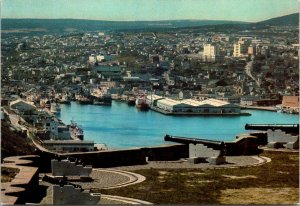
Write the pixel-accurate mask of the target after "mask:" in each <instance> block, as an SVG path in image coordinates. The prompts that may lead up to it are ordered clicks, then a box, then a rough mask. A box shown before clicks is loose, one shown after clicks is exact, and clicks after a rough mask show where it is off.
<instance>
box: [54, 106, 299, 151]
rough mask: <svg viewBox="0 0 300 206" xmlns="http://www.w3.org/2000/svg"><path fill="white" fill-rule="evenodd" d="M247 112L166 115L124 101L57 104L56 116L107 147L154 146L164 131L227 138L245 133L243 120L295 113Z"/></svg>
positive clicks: (280, 120)
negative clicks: (71, 123)
mask: <svg viewBox="0 0 300 206" xmlns="http://www.w3.org/2000/svg"><path fill="white" fill-rule="evenodd" d="M245 112H249V113H251V114H252V115H251V116H166V115H163V114H160V113H157V112H154V111H151V110H149V111H139V110H138V109H136V107H134V106H128V105H127V103H124V102H115V101H113V102H112V106H99V105H81V104H78V103H76V102H72V103H71V104H70V105H61V114H60V116H58V117H59V118H60V119H61V120H62V121H63V122H64V123H65V124H70V121H71V120H74V121H76V122H77V123H78V124H79V125H81V126H82V128H83V130H84V139H85V140H93V141H94V142H95V143H105V144H106V145H107V146H108V148H109V149H123V148H132V147H144V146H158V145H162V144H171V143H170V142H165V141H164V136H165V135H166V134H170V135H174V136H184V137H197V138H205V139H211V140H223V141H231V140H234V139H235V136H236V135H238V134H243V133H249V130H245V129H244V128H245V124H246V123H249V124H275V123H276V124H298V123H299V115H294V114H286V113H277V112H269V111H259V110H245Z"/></svg>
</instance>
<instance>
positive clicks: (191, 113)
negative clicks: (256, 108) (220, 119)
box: [150, 106, 251, 116]
mask: <svg viewBox="0 0 300 206" xmlns="http://www.w3.org/2000/svg"><path fill="white" fill-rule="evenodd" d="M150 109H151V110H153V111H156V112H159V113H161V114H164V115H173V116H251V114H250V113H247V112H241V113H199V112H169V111H166V110H163V109H160V108H158V107H154V106H151V107H150Z"/></svg>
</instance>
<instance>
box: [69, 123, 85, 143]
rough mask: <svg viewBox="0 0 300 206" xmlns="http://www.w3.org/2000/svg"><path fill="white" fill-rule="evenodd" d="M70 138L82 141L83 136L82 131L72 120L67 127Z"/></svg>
mask: <svg viewBox="0 0 300 206" xmlns="http://www.w3.org/2000/svg"><path fill="white" fill-rule="evenodd" d="M68 127H69V130H70V134H71V138H72V139H74V140H78V139H79V140H83V138H84V135H83V129H82V128H81V127H80V126H79V125H78V124H77V123H76V122H74V121H73V120H71V124H70V125H68Z"/></svg>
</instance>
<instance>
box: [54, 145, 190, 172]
mask: <svg viewBox="0 0 300 206" xmlns="http://www.w3.org/2000/svg"><path fill="white" fill-rule="evenodd" d="M60 156H61V157H64V158H66V157H68V156H71V157H75V158H78V159H80V160H81V161H82V162H83V163H84V164H89V165H92V166H93V167H115V166H126V165H139V164H146V157H147V158H148V160H150V161H170V160H178V159H180V158H186V157H188V145H182V144H176V145H163V146H157V147H145V148H133V149H124V150H111V151H110V150H109V151H97V152H85V153H83V152H81V153H64V154H61V155H60Z"/></svg>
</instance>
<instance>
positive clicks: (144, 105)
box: [135, 97, 149, 110]
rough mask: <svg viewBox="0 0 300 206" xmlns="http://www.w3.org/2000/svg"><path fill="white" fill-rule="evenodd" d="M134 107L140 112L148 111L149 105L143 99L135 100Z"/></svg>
mask: <svg viewBox="0 0 300 206" xmlns="http://www.w3.org/2000/svg"><path fill="white" fill-rule="evenodd" d="M135 106H136V108H138V109H140V110H148V109H149V105H148V104H147V102H146V100H145V98H144V97H139V98H137V99H136V101H135Z"/></svg>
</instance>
